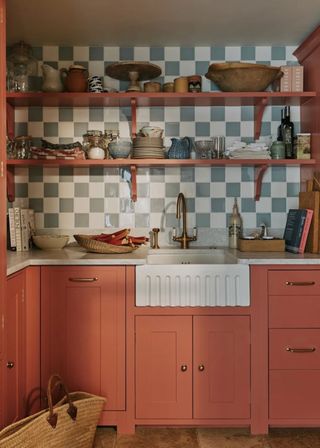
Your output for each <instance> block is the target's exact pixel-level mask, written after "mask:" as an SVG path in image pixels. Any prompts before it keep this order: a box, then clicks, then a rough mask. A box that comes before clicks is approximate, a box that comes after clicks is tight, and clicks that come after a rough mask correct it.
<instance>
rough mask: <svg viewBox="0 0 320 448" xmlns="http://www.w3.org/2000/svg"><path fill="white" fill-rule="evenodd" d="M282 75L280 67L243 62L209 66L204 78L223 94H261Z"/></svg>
mask: <svg viewBox="0 0 320 448" xmlns="http://www.w3.org/2000/svg"><path fill="white" fill-rule="evenodd" d="M282 75H283V73H282V71H281V69H280V67H271V66H270V65H264V64H250V63H245V62H225V63H220V64H211V65H210V66H209V70H208V73H206V78H208V79H210V80H211V81H213V82H215V83H216V84H217V86H218V87H219V88H220V89H221V90H222V91H223V92H262V91H263V90H265V89H266V88H267V87H268V85H269V84H271V83H272V82H273V81H275V80H276V79H279V78H281V76H282Z"/></svg>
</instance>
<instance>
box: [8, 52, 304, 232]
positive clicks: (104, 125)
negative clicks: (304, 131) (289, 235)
mask: <svg viewBox="0 0 320 448" xmlns="http://www.w3.org/2000/svg"><path fill="white" fill-rule="evenodd" d="M294 50H295V48H294V47H284V46H279V47H277V46H273V47H270V46H257V47H255V46H246V47H239V46H233V47H223V46H216V47H215V46H212V47H208V46H201V47H200V46H199V47H147V46H143V47H142V46H141V47H100V46H95V47H88V46H75V47H57V46H44V47H36V48H34V54H35V56H36V57H37V59H38V60H39V73H38V75H39V76H38V78H37V77H35V79H33V81H34V82H35V88H37V89H41V78H40V76H41V63H43V62H46V63H49V64H51V65H53V66H54V67H57V68H62V67H68V66H69V65H71V64H73V63H79V64H82V65H84V66H86V67H87V68H88V71H89V74H90V75H98V76H101V77H102V78H103V81H104V83H105V85H106V86H109V87H113V88H116V89H119V88H121V89H124V88H126V85H127V83H125V82H121V83H120V82H119V81H118V80H115V79H112V78H110V77H107V76H105V67H106V65H108V64H110V63H113V62H117V61H119V60H140V61H143V60H145V61H151V62H152V63H155V64H157V65H159V66H160V67H161V68H162V75H161V77H160V78H159V80H160V81H161V82H169V81H173V80H174V78H176V77H178V76H181V75H192V74H195V73H197V74H200V75H202V88H203V91H210V90H212V91H213V90H217V87H216V86H215V85H214V83H212V82H211V81H209V80H208V79H206V78H205V77H204V75H205V73H206V72H207V69H208V67H209V64H210V63H212V62H223V61H239V60H242V61H247V62H262V63H266V64H270V65H274V66H280V65H285V64H296V63H297V61H296V58H295V57H294V56H293V51H294ZM280 110H281V107H280V106H273V107H268V108H266V111H265V114H264V117H263V122H262V132H261V135H262V137H268V136H270V135H271V136H273V138H274V137H275V136H276V134H277V128H278V125H279V121H280ZM299 113H300V109H299V107H292V108H291V116H292V121H293V122H294V124H295V129H296V131H297V132H299V129H300V127H299ZM15 121H16V127H15V132H16V135H22V134H24V135H26V134H29V135H32V136H33V138H34V143H35V144H40V140H41V138H42V137H44V138H46V139H48V140H50V141H52V142H53V143H58V142H60V143H70V142H72V141H76V140H80V141H81V140H82V135H83V134H84V133H85V132H86V131H87V130H88V129H98V130H104V129H118V130H119V131H120V135H121V136H123V137H129V136H130V128H131V123H130V121H131V117H130V109H129V108H121V109H119V108H113V107H111V108H107V107H106V108H101V107H97V108H91V109H89V108H74V109H72V108H63V107H62V108H60V109H58V108H54V107H52V108H51V107H45V108H40V107H30V108H17V109H16V110H15ZM137 122H138V128H139V127H142V126H144V125H147V124H152V125H154V126H160V127H162V128H163V129H164V131H165V146H166V147H167V148H168V147H170V145H171V138H173V137H183V136H190V137H193V138H195V139H196V140H201V139H208V138H211V137H213V136H215V135H224V136H226V142H227V145H228V144H230V143H232V142H233V141H234V140H239V139H244V140H245V141H248V142H250V141H252V139H253V127H254V126H253V122H254V117H253V107H249V106H242V107H225V108H224V107H220V106H215V107H181V108H178V107H155V108H139V109H138V111H137ZM16 175H17V177H16V179H17V203H19V204H21V203H22V204H23V206H26V202H29V205H30V206H32V207H33V208H34V209H35V211H36V223H37V226H38V228H40V229H42V228H53V229H54V228H58V227H59V228H65V229H74V228H75V229H85V228H88V227H90V228H91V229H101V228H103V227H104V226H110V227H119V226H128V227H140V228H149V227H158V226H160V227H161V228H163V229H168V228H170V227H171V226H173V225H177V224H178V223H177V220H176V218H175V200H176V196H177V194H178V193H179V192H180V191H182V192H183V193H184V194H185V196H186V198H187V205H188V226H189V227H192V226H193V225H197V226H199V227H200V228H210V227H211V228H217V229H219V228H220V229H223V228H225V227H226V223H227V219H228V216H229V213H230V212H231V210H232V204H233V198H234V197H239V198H241V199H239V208H240V212H241V214H242V217H243V221H244V226H245V227H248V228H253V227H255V226H258V225H260V224H261V222H264V223H265V224H267V225H269V226H270V225H271V227H274V228H283V227H284V225H285V219H286V213H287V211H288V209H289V208H292V207H296V206H297V197H298V192H299V183H298V179H299V168H293V167H290V168H289V167H287V168H285V167H274V168H272V169H269V170H267V172H266V174H265V176H264V181H263V187H262V198H261V200H260V201H259V202H255V201H254V200H253V196H254V183H253V178H254V170H253V168H252V167H242V168H234V167H213V168H211V169H210V168H166V169H164V168H150V169H144V170H142V169H139V171H138V201H137V203H136V204H133V203H132V201H131V199H130V185H129V184H128V182H127V181H125V180H124V179H123V177H122V176H121V173H120V170H119V169H109V168H108V169H97V168H91V169H88V168H75V169H72V168H60V170H57V169H51V168H50V169H47V168H40V167H33V168H30V169H24V168H19V169H18V168H17V170H16Z"/></svg>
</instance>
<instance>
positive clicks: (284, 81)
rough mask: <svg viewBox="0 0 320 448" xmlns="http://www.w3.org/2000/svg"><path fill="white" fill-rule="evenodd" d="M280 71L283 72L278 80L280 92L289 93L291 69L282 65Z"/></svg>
mask: <svg viewBox="0 0 320 448" xmlns="http://www.w3.org/2000/svg"><path fill="white" fill-rule="evenodd" d="M281 71H282V72H283V76H282V77H281V78H280V92H290V90H291V78H292V70H291V67H290V66H288V65H282V66H281Z"/></svg>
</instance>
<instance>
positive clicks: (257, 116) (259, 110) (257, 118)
mask: <svg viewBox="0 0 320 448" xmlns="http://www.w3.org/2000/svg"><path fill="white" fill-rule="evenodd" d="M267 105H268V98H262V100H261V101H260V102H259V104H256V105H255V107H254V139H255V140H258V138H259V137H260V133H261V125H262V117H263V114H264V110H265V108H266V106H267Z"/></svg>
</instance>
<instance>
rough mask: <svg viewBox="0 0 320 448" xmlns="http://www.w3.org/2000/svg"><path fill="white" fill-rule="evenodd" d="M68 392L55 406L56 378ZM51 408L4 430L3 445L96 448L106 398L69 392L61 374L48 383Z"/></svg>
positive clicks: (8, 447)
mask: <svg viewBox="0 0 320 448" xmlns="http://www.w3.org/2000/svg"><path fill="white" fill-rule="evenodd" d="M57 380H58V382H57V383H56V384H61V385H62V386H63V388H64V390H65V393H66V395H65V396H64V398H63V399H62V400H60V401H59V402H58V403H57V404H56V405H55V406H53V405H52V390H53V385H54V383H53V382H54V381H57ZM47 396H48V404H49V409H48V410H44V411H40V412H38V413H37V414H34V415H31V416H29V417H26V418H25V419H23V420H20V421H18V422H16V423H13V424H12V425H10V426H7V427H6V428H5V429H3V430H2V431H1V432H0V447H1V448H62V447H72V448H92V446H93V441H94V436H95V432H96V426H97V424H98V421H99V417H100V414H101V411H102V408H103V404H104V402H105V398H103V397H98V396H96V395H92V394H89V393H86V392H71V393H69V392H68V390H67V388H66V387H65V385H64V384H63V382H62V380H61V378H60V377H59V375H52V376H51V377H50V380H49V384H48V391H47Z"/></svg>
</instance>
